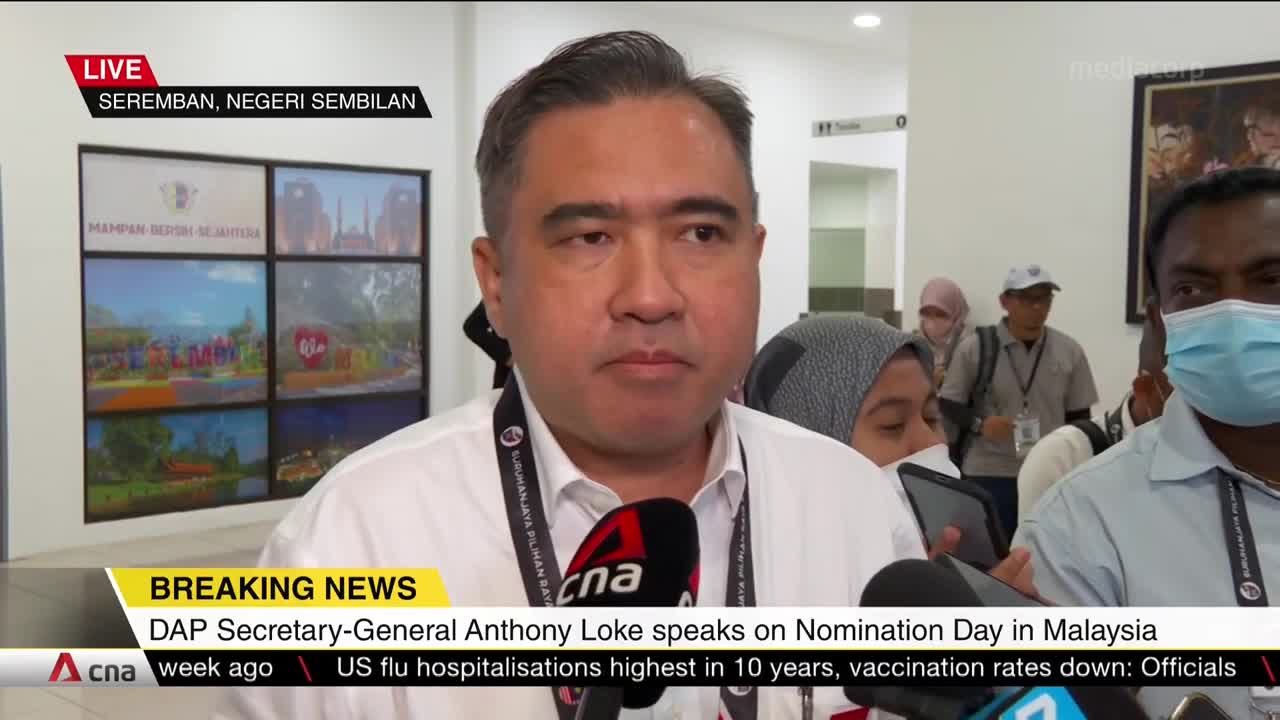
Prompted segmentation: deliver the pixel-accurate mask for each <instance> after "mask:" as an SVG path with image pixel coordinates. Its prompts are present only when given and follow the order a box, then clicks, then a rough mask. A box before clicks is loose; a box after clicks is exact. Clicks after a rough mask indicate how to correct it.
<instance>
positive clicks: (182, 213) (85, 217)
mask: <svg viewBox="0 0 1280 720" xmlns="http://www.w3.org/2000/svg"><path fill="white" fill-rule="evenodd" d="M266 186H267V166H266V164H265V163H261V162H237V161H233V160H229V159H227V160H224V159H216V160H215V159H209V158H196V157H192V156H181V155H176V154H174V155H169V154H165V155H149V154H138V153H125V152H117V151H114V150H110V149H101V150H96V151H90V152H82V153H81V154H80V207H81V218H80V222H81V229H80V232H81V237H82V242H83V245H84V248H85V249H86V250H90V251H97V252H138V253H166V254H167V253H180V254H207V255H265V254H266V247H267V224H266V220H267V195H266Z"/></svg>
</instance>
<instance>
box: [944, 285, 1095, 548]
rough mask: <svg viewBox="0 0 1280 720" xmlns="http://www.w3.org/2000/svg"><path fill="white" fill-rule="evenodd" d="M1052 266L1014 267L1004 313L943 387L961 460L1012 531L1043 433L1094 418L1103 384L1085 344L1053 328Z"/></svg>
mask: <svg viewBox="0 0 1280 720" xmlns="http://www.w3.org/2000/svg"><path fill="white" fill-rule="evenodd" d="M1061 289H1062V288H1061V287H1059V286H1058V284H1057V283H1055V282H1054V281H1053V277H1052V276H1051V275H1050V274H1049V271H1048V270H1045V269H1044V268H1042V267H1040V266H1039V265H1025V266H1021V267H1015V268H1012V269H1010V270H1009V274H1008V275H1007V276H1006V277H1005V281H1004V290H1003V292H1002V293H1001V295H1000V305H1001V307H1003V308H1004V311H1005V317H1004V319H1003V320H1001V321H1000V322H999V323H997V324H996V325H995V326H994V327H985V328H979V329H978V332H977V333H975V334H974V335H973V336H971V337H969V338H967V339H966V340H965V341H964V342H962V343H961V344H960V347H959V348H957V349H956V353H955V357H954V359H953V360H952V364H951V368H950V370H949V371H948V372H947V379H946V382H945V383H944V384H943V386H942V392H941V393H940V395H941V400H942V409H943V413H944V414H945V415H946V416H947V418H948V419H950V420H951V422H952V423H954V424H955V426H956V427H957V428H960V430H961V431H962V433H961V438H960V441H959V442H960V447H959V448H958V453H957V455H958V456H959V458H958V459H959V462H957V463H956V464H957V465H959V466H960V468H961V469H962V470H963V471H964V474H965V476H966V477H968V478H969V479H971V480H974V481H976V482H978V483H980V484H981V485H983V486H984V487H986V488H987V490H988V491H989V492H990V493H991V494H992V495H993V496H994V497H995V500H996V505H997V507H999V509H1000V522H1001V524H1002V525H1003V526H1004V529H1005V531H1006V532H1007V533H1009V534H1012V533H1013V531H1014V529H1015V528H1016V527H1017V519H1018V485H1017V477H1018V470H1019V469H1020V468H1021V466H1022V461H1023V460H1024V459H1025V458H1026V456H1027V453H1028V452H1030V450H1031V447H1032V446H1033V445H1034V444H1035V443H1036V442H1037V441H1038V440H1039V439H1040V438H1041V437H1043V436H1045V435H1047V434H1049V433H1050V432H1053V431H1054V430H1055V429H1057V428H1059V427H1061V426H1063V425H1065V424H1067V423H1069V422H1072V421H1074V420H1077V419H1087V418H1088V417H1089V414H1090V410H1091V408H1092V406H1093V404H1094V403H1096V402H1098V389H1097V387H1096V386H1095V384H1094V380H1093V372H1092V371H1091V370H1090V369H1089V361H1088V359H1087V358H1086V357H1085V353H1084V349H1083V348H1081V347H1080V344H1079V343H1077V342H1076V341H1075V340H1073V339H1072V338H1071V337H1069V336H1068V335H1066V334H1065V333H1062V332H1060V331H1058V330H1055V329H1053V328H1051V327H1049V326H1048V325H1047V324H1046V323H1047V322H1048V319H1049V309H1050V308H1051V307H1052V305H1053V296H1054V293H1055V292H1057V291H1059V290H1061Z"/></svg>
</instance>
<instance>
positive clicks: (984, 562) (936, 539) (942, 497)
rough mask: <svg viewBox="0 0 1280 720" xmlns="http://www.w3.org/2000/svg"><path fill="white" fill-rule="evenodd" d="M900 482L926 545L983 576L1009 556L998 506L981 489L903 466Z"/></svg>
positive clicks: (924, 469) (899, 474) (915, 466)
mask: <svg viewBox="0 0 1280 720" xmlns="http://www.w3.org/2000/svg"><path fill="white" fill-rule="evenodd" d="M898 476H899V477H900V478H901V479H902V488H903V490H905V491H906V493H907V500H908V501H909V502H910V504H911V510H912V512H913V513H914V514H915V517H916V522H917V523H918V524H919V525H920V530H921V532H923V533H924V536H925V541H926V543H927V544H928V545H930V546H934V545H937V546H939V549H940V550H942V551H944V552H948V553H950V554H952V555H955V556H956V557H958V558H960V559H961V560H964V561H965V562H967V563H970V564H972V565H977V566H978V567H981V568H983V569H984V570H990V569H992V568H994V567H996V566H997V565H998V564H999V563H1000V561H1001V560H1003V559H1004V558H1005V557H1007V556H1008V555H1009V546H1008V541H1007V540H1006V539H1005V536H1004V532H1003V530H1002V529H1001V527H1000V521H999V519H998V518H999V513H998V511H997V510H996V504H995V500H994V499H993V498H992V497H991V493H989V492H987V491H986V489H985V488H983V487H982V486H981V485H978V484H977V483H974V482H972V481H969V480H964V479H961V478H953V477H949V476H947V475H943V474H942V473H939V472H937V471H935V470H931V469H929V468H926V467H923V466H921V465H916V464H914V463H903V464H902V465H901V466H899V467H898ZM948 528H954V530H958V531H959V535H958V536H957V535H956V533H955V532H953V531H951V530H948Z"/></svg>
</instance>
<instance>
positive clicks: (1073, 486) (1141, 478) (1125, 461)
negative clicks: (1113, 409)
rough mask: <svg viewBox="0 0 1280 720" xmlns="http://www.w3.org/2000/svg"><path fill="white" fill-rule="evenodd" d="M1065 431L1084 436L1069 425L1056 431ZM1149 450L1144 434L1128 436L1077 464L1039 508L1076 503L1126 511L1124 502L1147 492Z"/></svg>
mask: <svg viewBox="0 0 1280 720" xmlns="http://www.w3.org/2000/svg"><path fill="white" fill-rule="evenodd" d="M1090 422H1094V423H1096V422H1097V421H1096V420H1092V421H1090ZM1067 429H1070V430H1073V431H1075V432H1077V433H1079V434H1080V436H1084V432H1083V431H1082V430H1080V429H1079V428H1075V427H1071V426H1069V425H1068V426H1065V427H1063V428H1059V430H1067ZM1140 429H1141V428H1140ZM1056 432H1057V431H1055V434H1056ZM1047 439H1048V438H1046V440H1047ZM1086 442H1087V437H1086ZM1152 446H1153V444H1152V442H1151V438H1148V437H1145V435H1144V434H1132V435H1129V436H1128V437H1126V438H1124V439H1123V440H1121V441H1120V442H1118V443H1116V444H1115V445H1112V446H1111V447H1110V448H1108V449H1107V451H1106V452H1104V453H1102V454H1101V455H1097V456H1094V457H1092V458H1090V459H1089V460H1087V461H1086V462H1084V463H1082V464H1080V465H1079V466H1077V467H1076V468H1075V469H1074V470H1072V471H1071V472H1070V473H1068V474H1067V475H1066V477H1064V478H1063V479H1062V480H1061V482H1058V483H1056V484H1054V486H1053V487H1052V488H1050V490H1049V491H1048V492H1047V493H1045V497H1044V499H1043V501H1042V502H1041V503H1040V508H1041V509H1045V508H1048V507H1050V506H1051V505H1053V504H1055V503H1069V504H1075V503H1080V502H1085V503H1087V504H1089V505H1092V506H1095V507H1098V508H1100V509H1101V508H1107V507H1110V508H1116V509H1118V508H1123V507H1129V505H1127V504H1126V503H1125V501H1126V500H1129V499H1133V498H1136V497H1138V496H1141V495H1144V494H1146V493H1149V492H1150V491H1151V483H1150V481H1149V478H1148V475H1149V469H1150V467H1151V450H1152ZM1045 511H1046V512H1053V511H1052V510H1045Z"/></svg>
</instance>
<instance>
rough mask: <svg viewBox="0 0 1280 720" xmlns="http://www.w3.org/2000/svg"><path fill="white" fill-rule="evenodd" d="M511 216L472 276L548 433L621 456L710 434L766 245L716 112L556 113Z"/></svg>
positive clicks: (632, 105)
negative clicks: (559, 433) (550, 430)
mask: <svg viewBox="0 0 1280 720" xmlns="http://www.w3.org/2000/svg"><path fill="white" fill-rule="evenodd" d="M510 210H511V211H510V214H509V218H510V221H509V224H508V232H507V235H506V237H505V238H502V239H501V240H498V241H496V243H494V242H492V241H490V240H488V239H484V238H482V239H480V240H478V241H477V242H476V245H475V248H474V255H475V261H476V262H475V264H476V274H477V278H478V279H479V281H480V285H481V288H482V290H483V291H484V295H485V302H486V304H487V307H488V311H489V317H490V318H491V319H492V320H493V323H494V326H495V328H497V330H498V332H499V333H500V334H501V335H503V336H504V337H506V338H507V339H508V340H509V341H510V343H511V349H512V355H513V357H514V360H515V364H516V366H518V367H519V368H520V371H521V373H522V375H523V377H524V379H525V384H526V385H527V389H528V392H529V394H530V396H531V397H532V398H533V400H534V403H535V404H536V405H537V407H538V410H539V411H540V412H541V413H542V414H543V415H544V417H545V418H546V420H547V422H548V424H549V425H550V426H551V427H552V428H553V429H555V430H563V431H567V432H569V433H571V434H572V435H573V436H575V437H576V438H578V439H580V440H582V441H585V442H587V443H589V444H591V445H592V446H593V447H595V448H597V449H600V450H606V451H609V452H616V453H625V454H647V453H656V452H663V451H668V450H675V449H678V448H680V447H681V446H682V445H683V444H686V443H688V442H689V441H690V440H691V439H693V438H695V437H696V436H697V434H698V433H701V432H703V431H704V428H705V425H706V423H707V421H708V420H709V419H710V418H711V417H712V416H713V415H714V414H715V412H716V410H717V409H718V408H719V406H720V404H721V403H722V402H723V401H724V399H725V397H726V396H727V395H728V394H729V392H730V390H731V389H732V387H733V384H734V382H735V381H736V380H737V379H738V378H740V377H742V376H743V374H744V373H745V371H746V368H747V365H748V364H749V363H750V361H751V356H752V353H753V351H754V349H755V335H756V322H757V318H758V315H759V302H760V281H759V273H758V266H759V260H760V253H761V251H762V249H763V242H764V229H763V228H762V227H760V226H758V225H755V224H754V218H753V216H752V197H751V191H750V189H749V186H748V183H747V177H746V173H745V171H744V168H743V165H742V161H741V160H740V158H739V157H738V155H737V153H736V152H735V150H734V147H733V144H732V141H731V138H730V137H729V134H728V132H727V131H726V130H725V128H724V127H723V125H722V124H721V123H720V121H719V119H718V118H717V117H716V115H715V114H714V113H713V112H712V111H711V110H710V109H708V108H706V107H705V106H704V105H702V104H701V103H699V102H697V101H695V100H692V99H688V98H683V97H666V98H657V99H624V100H617V101H614V102H611V103H610V104H608V105H604V106H595V107H585V108H575V109H571V110H560V111H555V112H553V113H550V114H548V115H546V116H544V117H542V118H541V119H539V120H538V121H537V122H536V123H535V124H534V126H533V128H532V129H531V132H530V134H529V136H528V138H527V139H526V141H525V146H524V150H523V158H522V164H521V176H520V178H519V180H518V182H517V185H516V190H515V192H514V194H513V196H512V200H511V206H510ZM495 244H496V248H495V247H494V246H495ZM495 249H496V252H495Z"/></svg>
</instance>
